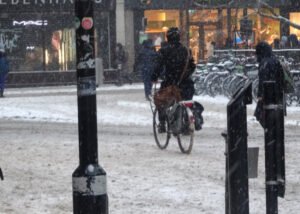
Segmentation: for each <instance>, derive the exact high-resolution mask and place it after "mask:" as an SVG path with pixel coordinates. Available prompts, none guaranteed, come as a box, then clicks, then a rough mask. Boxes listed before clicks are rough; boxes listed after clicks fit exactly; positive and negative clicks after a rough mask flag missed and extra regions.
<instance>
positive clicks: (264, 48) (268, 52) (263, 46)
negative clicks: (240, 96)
mask: <svg viewBox="0 0 300 214" xmlns="http://www.w3.org/2000/svg"><path fill="white" fill-rule="evenodd" d="M255 53H256V57H257V62H258V63H259V67H258V92H257V98H258V101H257V107H256V110H255V117H256V118H257V119H258V121H260V120H262V118H260V117H261V113H262V112H263V109H262V106H263V101H264V97H263V95H264V92H263V83H264V82H265V81H275V84H276V90H278V91H277V92H276V94H277V98H278V99H279V100H281V101H282V103H283V98H284V90H283V81H284V77H283V72H282V66H281V64H280V62H279V60H278V59H277V58H276V57H275V55H274V54H273V51H272V47H271V46H270V45H269V44H268V43H267V42H259V43H258V44H257V46H256V50H255ZM260 123H261V125H262V126H264V121H260Z"/></svg>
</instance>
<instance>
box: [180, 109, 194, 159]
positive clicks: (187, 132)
mask: <svg viewBox="0 0 300 214" xmlns="http://www.w3.org/2000/svg"><path fill="white" fill-rule="evenodd" d="M187 111H188V110H187V108H185V107H183V108H182V132H181V133H180V134H177V136H176V137H177V141H178V146H179V148H180V151H181V152H182V153H184V154H190V153H191V151H192V148H193V143H194V133H195V124H194V122H190V120H189V114H188V112H187Z"/></svg>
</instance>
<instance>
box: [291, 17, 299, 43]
mask: <svg viewBox="0 0 300 214" xmlns="http://www.w3.org/2000/svg"><path fill="white" fill-rule="evenodd" d="M290 21H291V22H293V23H296V24H298V25H299V24H300V13H290ZM290 34H295V35H296V36H297V37H298V40H299V39H300V30H299V29H296V28H294V27H290Z"/></svg>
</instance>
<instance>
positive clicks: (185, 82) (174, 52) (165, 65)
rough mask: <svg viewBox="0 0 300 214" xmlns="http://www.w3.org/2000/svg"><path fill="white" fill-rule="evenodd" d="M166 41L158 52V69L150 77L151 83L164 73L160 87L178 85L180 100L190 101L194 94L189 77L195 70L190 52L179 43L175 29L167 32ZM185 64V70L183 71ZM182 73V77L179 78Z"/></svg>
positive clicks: (178, 33)
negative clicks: (166, 43)
mask: <svg viewBox="0 0 300 214" xmlns="http://www.w3.org/2000/svg"><path fill="white" fill-rule="evenodd" d="M167 40H168V45H166V46H164V47H162V48H161V49H160V50H159V68H158V69H157V70H156V72H155V73H154V74H153V75H152V81H157V79H158V77H159V76H161V73H162V72H163V71H164V72H165V74H164V80H163V82H162V83H161V87H162V88H165V87H167V86H169V85H177V84H179V88H180V89H181V96H182V99H183V100H191V99H193V95H194V92H195V89H194V82H193V80H192V79H191V75H192V73H193V72H194V71H195V68H196V65H195V63H194V59H193V57H192V55H191V51H190V50H189V49H188V48H186V47H185V46H183V45H182V44H181V43H180V32H179V29H178V28H177V27H172V28H170V29H169V30H168V31H167ZM186 64H187V69H186V70H185V71H184V68H185V66H186ZM183 72H185V73H184V76H183V77H181V76H182V73H183Z"/></svg>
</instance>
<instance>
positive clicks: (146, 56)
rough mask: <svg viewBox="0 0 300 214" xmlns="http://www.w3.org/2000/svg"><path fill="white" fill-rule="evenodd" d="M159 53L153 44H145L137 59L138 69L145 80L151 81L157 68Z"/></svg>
mask: <svg viewBox="0 0 300 214" xmlns="http://www.w3.org/2000/svg"><path fill="white" fill-rule="evenodd" d="M157 65H158V53H157V52H156V51H155V50H154V49H153V48H152V47H151V46H144V47H143V48H142V49H141V50H140V52H139V54H138V57H137V60H136V64H135V66H136V70H137V71H139V72H140V73H141V74H142V77H143V80H144V81H150V82H151V75H152V74H153V72H154V71H155V70H156V69H157Z"/></svg>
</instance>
